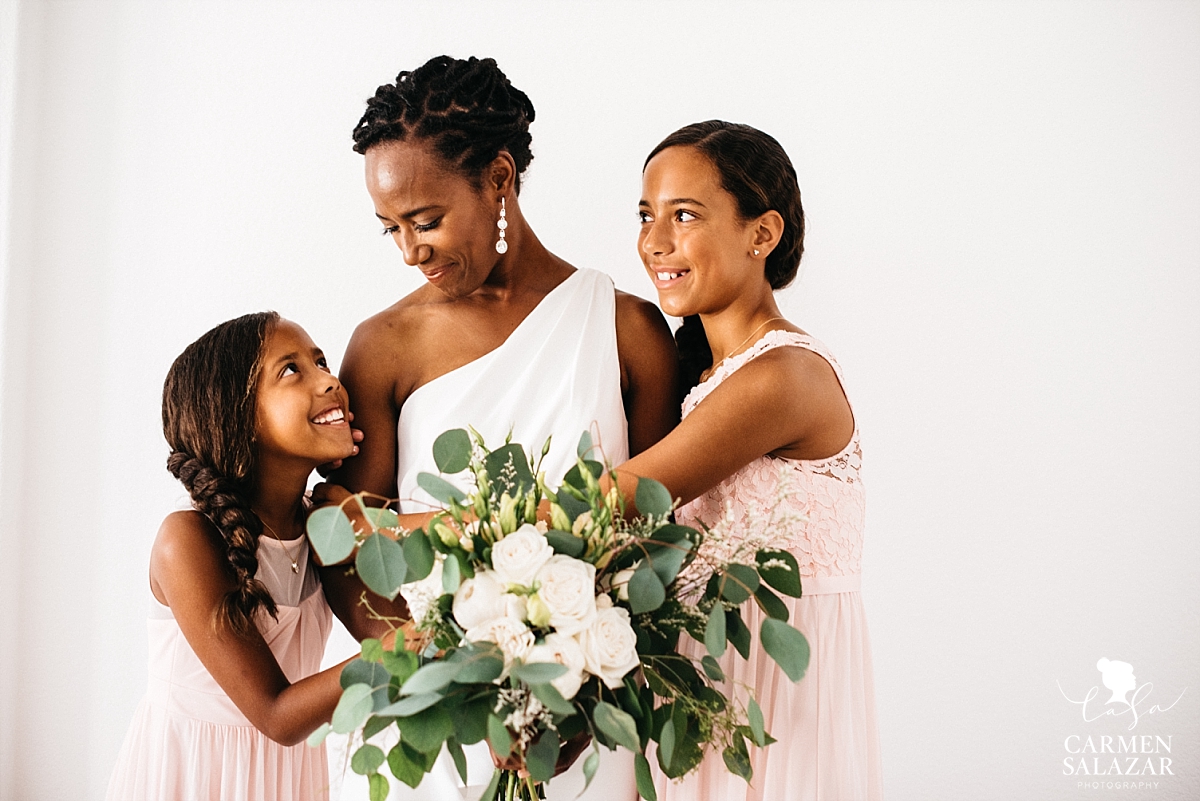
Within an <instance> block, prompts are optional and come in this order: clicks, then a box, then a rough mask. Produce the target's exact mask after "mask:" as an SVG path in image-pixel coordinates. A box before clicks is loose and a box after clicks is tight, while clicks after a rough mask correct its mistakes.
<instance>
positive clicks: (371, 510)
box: [363, 506, 400, 528]
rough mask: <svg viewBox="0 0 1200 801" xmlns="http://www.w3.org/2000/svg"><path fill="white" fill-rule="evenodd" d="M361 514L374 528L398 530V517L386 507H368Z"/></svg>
mask: <svg viewBox="0 0 1200 801" xmlns="http://www.w3.org/2000/svg"><path fill="white" fill-rule="evenodd" d="M363 514H364V515H366V518H367V520H369V521H370V522H371V525H373V526H375V528H400V517H399V516H398V515H397V514H396V513H395V512H393V511H392V510H391V509H388V508H387V507H384V506H368V507H366V508H365V509H364V510H363Z"/></svg>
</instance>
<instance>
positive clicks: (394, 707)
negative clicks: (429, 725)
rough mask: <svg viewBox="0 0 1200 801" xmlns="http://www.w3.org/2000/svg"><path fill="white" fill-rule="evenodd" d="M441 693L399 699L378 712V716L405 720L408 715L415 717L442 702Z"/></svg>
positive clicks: (421, 694) (419, 694) (420, 694)
mask: <svg viewBox="0 0 1200 801" xmlns="http://www.w3.org/2000/svg"><path fill="white" fill-rule="evenodd" d="M442 698H443V696H442V694H441V693H418V694H416V695H408V696H405V697H404V698H401V699H400V700H399V701H397V702H396V703H394V704H389V705H388V706H385V707H384V708H383V709H381V710H379V713H378V714H380V715H387V716H390V717H400V718H406V717H408V716H409V715H415V714H417V713H418V712H423V711H424V710H426V709H428V708H429V707H431V706H433V705H434V704H436V703H437V702H438V701H440V700H442Z"/></svg>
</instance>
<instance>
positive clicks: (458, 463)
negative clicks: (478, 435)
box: [433, 428, 471, 473]
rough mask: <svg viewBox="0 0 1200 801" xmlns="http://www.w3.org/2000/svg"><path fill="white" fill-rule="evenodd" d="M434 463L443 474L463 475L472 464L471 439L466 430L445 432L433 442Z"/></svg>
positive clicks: (458, 429) (459, 429) (456, 429)
mask: <svg viewBox="0 0 1200 801" xmlns="http://www.w3.org/2000/svg"><path fill="white" fill-rule="evenodd" d="M433 461H434V463H435V464H436V465H437V469H438V470H441V471H442V472H443V473H461V472H462V471H463V470H466V469H467V465H469V464H470V463H471V437H470V435H469V434H467V432H466V430H464V429H461V428H452V429H450V430H449V431H443V432H442V433H441V434H439V435H438V438H437V439H435V440H434V441H433Z"/></svg>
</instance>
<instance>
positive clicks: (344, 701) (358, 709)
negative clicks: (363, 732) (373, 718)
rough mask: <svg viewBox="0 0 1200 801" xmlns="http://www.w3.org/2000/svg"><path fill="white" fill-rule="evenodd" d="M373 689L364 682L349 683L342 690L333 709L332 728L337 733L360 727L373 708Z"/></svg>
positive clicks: (346, 732) (347, 732) (348, 731)
mask: <svg viewBox="0 0 1200 801" xmlns="http://www.w3.org/2000/svg"><path fill="white" fill-rule="evenodd" d="M372 692H374V690H373V689H372V688H371V687H370V686H369V685H366V684H351V685H350V686H349V687H347V688H346V689H345V690H343V691H342V697H341V699H340V700H338V704H337V707H335V708H334V710H333V721H332V726H333V730H334V731H335V732H337V733H338V734H349V733H350V732H352V731H355V730H356V729H359V728H361V727H362V725H363V724H364V723H366V722H367V718H368V717H370V715H371V711H372V710H373V709H374V708H375V707H374V702H373V701H372V699H371V693H372Z"/></svg>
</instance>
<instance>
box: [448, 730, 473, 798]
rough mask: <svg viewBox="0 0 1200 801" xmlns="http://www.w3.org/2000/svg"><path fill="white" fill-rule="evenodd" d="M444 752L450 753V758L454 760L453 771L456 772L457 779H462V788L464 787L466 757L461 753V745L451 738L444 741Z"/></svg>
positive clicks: (465, 782)
mask: <svg viewBox="0 0 1200 801" xmlns="http://www.w3.org/2000/svg"><path fill="white" fill-rule="evenodd" d="M446 750H447V751H449V752H450V758H451V759H453V760H454V769H455V770H457V771H458V777H459V778H460V779H462V783H463V786H464V787H466V786H467V785H468V784H469V782H468V781H467V755H466V754H464V753H463V749H462V744H461V743H459V742H458V740H456V739H454V738H453V737H451V738H449V739H448V740H446Z"/></svg>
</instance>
